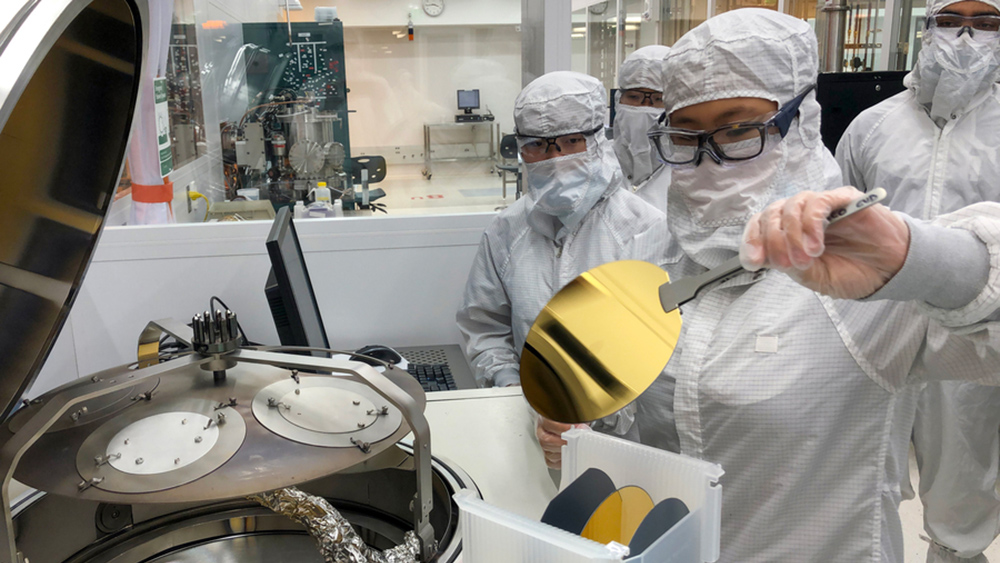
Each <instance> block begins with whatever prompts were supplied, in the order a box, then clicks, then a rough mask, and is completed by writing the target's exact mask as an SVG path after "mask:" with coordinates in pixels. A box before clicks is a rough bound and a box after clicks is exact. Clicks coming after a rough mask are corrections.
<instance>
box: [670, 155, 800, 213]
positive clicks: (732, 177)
mask: <svg viewBox="0 0 1000 563" xmlns="http://www.w3.org/2000/svg"><path fill="white" fill-rule="evenodd" d="M786 161H787V157H786V154H785V151H784V143H781V144H779V145H778V146H777V147H775V148H774V149H772V150H770V151H768V152H766V153H764V154H763V155H761V156H760V157H759V158H757V159H756V160H752V161H750V162H747V163H745V164H739V165H736V166H732V167H723V166H721V165H719V164H716V163H715V161H713V160H712V159H710V158H707V157H706V158H704V159H703V160H702V161H701V164H699V165H698V166H697V167H695V168H678V169H675V170H673V175H672V177H671V182H670V190H671V191H672V192H674V193H677V194H679V195H681V196H682V197H683V198H684V202H685V204H686V205H687V207H688V210H689V211H690V212H691V218H692V219H693V220H694V222H695V224H696V225H698V226H699V227H722V226H726V225H740V224H742V223H744V222H746V220H747V219H749V218H750V217H751V216H752V215H753V214H754V213H757V212H759V211H761V210H762V209H763V208H764V207H765V206H766V205H767V204H768V203H769V202H770V201H771V197H772V194H773V193H774V187H775V184H776V182H777V179H778V178H779V177H780V176H781V172H782V171H783V170H784V169H785V164H786Z"/></svg>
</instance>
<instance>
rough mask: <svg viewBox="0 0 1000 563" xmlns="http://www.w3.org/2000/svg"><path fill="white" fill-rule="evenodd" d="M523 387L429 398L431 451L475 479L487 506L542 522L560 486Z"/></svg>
mask: <svg viewBox="0 0 1000 563" xmlns="http://www.w3.org/2000/svg"><path fill="white" fill-rule="evenodd" d="M528 408H529V407H528V403H527V402H526V401H525V399H524V395H523V394H522V393H521V388H520V387H507V388H502V389H499V388H498V389H475V390H468V391H437V392H434V393H428V394H427V409H426V412H425V416H426V417H427V421H428V423H429V424H430V427H431V452H432V453H433V454H434V456H435V457H439V458H444V459H446V460H447V461H449V462H453V463H454V464H455V465H457V466H458V467H460V468H461V469H462V470H463V471H465V472H466V473H468V474H469V476H470V477H472V480H473V481H475V482H476V485H477V486H478V487H479V491H480V492H481V493H482V495H483V498H484V499H485V500H486V502H488V503H490V504H492V505H494V506H497V507H500V508H503V509H506V510H509V511H511V512H514V513H516V514H520V515H522V516H525V517H528V518H533V519H536V520H537V519H539V518H541V516H542V513H543V512H545V507H546V506H547V505H548V503H549V500H551V499H552V497H554V496H555V495H556V492H557V491H558V488H557V486H556V482H555V481H554V480H553V478H552V476H551V474H550V472H549V469H548V468H547V467H546V466H545V458H544V456H543V455H542V448H541V446H539V445H538V440H537V439H536V438H535V425H534V421H533V419H532V416H531V413H530V411H529V410H528Z"/></svg>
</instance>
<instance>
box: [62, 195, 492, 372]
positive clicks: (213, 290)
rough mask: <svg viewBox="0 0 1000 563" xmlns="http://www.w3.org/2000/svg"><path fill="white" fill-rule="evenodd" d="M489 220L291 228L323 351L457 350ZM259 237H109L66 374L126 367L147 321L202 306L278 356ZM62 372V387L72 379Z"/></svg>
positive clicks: (200, 228) (81, 311)
mask: <svg viewBox="0 0 1000 563" xmlns="http://www.w3.org/2000/svg"><path fill="white" fill-rule="evenodd" d="M493 216H494V215H493V214H492V213H484V214H472V215H450V216H437V217H383V218H357V219H352V218H346V219H315V220H307V221H301V222H299V223H297V224H296V226H297V227H298V231H299V236H300V239H301V242H302V246H303V251H304V253H305V256H306V262H307V265H308V267H309V270H310V275H311V277H312V280H313V286H314V288H315V290H316V292H317V294H318V295H317V300H318V302H319V305H320V309H321V313H322V315H323V318H324V321H325V324H326V327H327V333H328V335H329V338H330V341H331V344H332V345H334V346H341V347H348V348H356V347H359V346H361V345H364V344H372V343H383V344H389V345H392V346H419V345H428V344H449V343H458V342H459V334H458V331H457V329H456V327H455V311H456V310H457V309H458V307H459V305H460V303H461V296H462V291H463V288H464V286H465V280H466V278H467V276H468V273H469V268H470V267H471V264H472V259H473V257H474V256H475V253H476V250H477V248H478V245H479V240H480V238H481V236H482V232H483V229H484V228H485V227H486V225H487V224H488V223H489V221H490V220H492V218H493ZM269 229H270V223H267V222H247V223H239V224H232V223H230V224H218V223H209V224H188V225H167V226H162V227H118V228H110V229H107V230H106V231H105V233H104V235H103V237H102V239H101V243H100V245H99V247H98V249H97V252H96V254H95V257H94V261H93V263H92V264H91V267H90V270H89V272H88V273H87V277H86V280H85V282H84V284H83V286H82V287H81V291H80V295H79V297H78V298H77V302H76V305H75V306H74V308H73V312H72V314H71V320H72V342H71V344H70V345H71V346H72V347H73V348H75V355H76V366H77V370H76V372H77V373H79V375H87V374H90V373H93V372H95V371H98V370H101V369H105V368H108V367H111V366H115V365H120V364H123V363H128V362H132V361H134V360H135V355H136V341H137V339H138V336H139V332H140V331H141V330H142V329H143V327H145V325H146V323H147V322H148V321H150V320H154V319H158V318H163V317H174V318H177V319H189V318H190V317H191V316H192V315H194V314H195V313H196V312H199V311H203V310H205V308H207V307H208V299H209V297H211V296H212V295H218V296H219V297H221V298H222V299H223V300H225V301H226V303H227V304H228V305H229V306H230V307H231V308H232V309H233V310H234V311H235V312H236V313H237V314H238V315H239V317H240V322H241V323H242V324H243V327H244V329H245V330H246V331H247V333H248V334H249V335H250V337H251V338H252V339H254V340H257V341H260V342H264V343H274V344H276V343H277V336H276V332H275V329H274V324H273V322H272V321H271V317H270V312H269V310H268V308H267V304H266V300H265V298H264V282H265V279H266V277H267V272H268V269H269V268H270V262H269V260H268V257H267V253H266V248H265V246H264V240H265V238H266V236H267V233H268V231H269ZM62 338H66V335H64V336H63V337H62ZM60 345H61V346H64V345H66V344H65V343H60ZM63 361H64V360H63ZM46 369H48V365H47V366H46ZM62 372H65V373H66V375H67V377H66V380H68V379H70V378H71V376H76V375H77V373H73V372H72V370H65V369H64V370H61V371H60V373H62ZM60 383H61V381H60Z"/></svg>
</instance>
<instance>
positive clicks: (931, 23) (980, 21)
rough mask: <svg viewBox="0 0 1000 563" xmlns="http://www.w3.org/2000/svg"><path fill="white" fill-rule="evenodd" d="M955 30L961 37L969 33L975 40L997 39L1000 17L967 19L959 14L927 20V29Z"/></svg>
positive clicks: (936, 16)
mask: <svg viewBox="0 0 1000 563" xmlns="http://www.w3.org/2000/svg"><path fill="white" fill-rule="evenodd" d="M935 28H937V29H941V30H950V29H953V30H955V31H957V32H958V35H959V37H961V36H962V34H963V33H966V32H968V33H969V36H970V37H973V38H975V39H995V38H996V37H998V36H1000V16H985V15H984V16H973V17H965V16H960V15H958V14H937V15H935V16H931V17H929V18H927V29H935Z"/></svg>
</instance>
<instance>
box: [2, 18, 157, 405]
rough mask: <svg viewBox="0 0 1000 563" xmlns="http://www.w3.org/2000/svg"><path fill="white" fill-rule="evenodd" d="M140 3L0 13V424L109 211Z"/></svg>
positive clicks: (136, 78)
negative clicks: (0, 179)
mask: <svg viewBox="0 0 1000 563" xmlns="http://www.w3.org/2000/svg"><path fill="white" fill-rule="evenodd" d="M146 2H147V0H4V1H3V2H0V4H3V5H2V6H0V170H2V174H3V181H2V182H0V202H2V203H0V408H2V409H3V410H2V412H0V419H3V418H6V417H7V416H8V415H9V414H10V412H11V411H12V410H13V407H14V406H15V404H16V403H17V401H18V400H19V399H20V397H21V396H22V394H23V393H24V392H25V390H27V388H28V387H29V386H30V385H31V383H32V382H33V381H34V379H35V377H36V376H37V374H38V372H39V371H40V370H41V367H42V365H43V363H44V362H45V359H46V358H47V356H48V354H49V352H50V350H51V349H52V345H53V343H54V342H55V340H56V337H57V336H58V335H59V331H60V330H61V329H62V327H63V324H64V323H65V321H66V317H67V316H68V314H69V310H70V307H71V306H72V304H73V300H74V298H75V297H76V294H77V291H78V289H79V287H80V284H81V282H82V281H83V276H84V273H85V272H86V270H87V266H88V264H89V263H90V259H91V256H92V255H93V252H94V248H95V246H96V245H97V240H98V237H99V235H100V233H101V229H102V228H103V226H104V223H105V217H106V215H107V212H108V210H109V209H110V207H111V203H112V202H113V201H114V194H115V191H116V190H117V186H118V179H119V177H120V175H121V170H122V166H123V162H124V159H125V152H126V148H127V145H128V139H129V132H130V130H131V125H132V117H133V112H134V110H135V107H136V99H137V97H138V92H139V83H140V78H141V76H142V54H143V52H144V43H143V41H144V40H145V39H144V38H145V37H146V32H145V26H146V25H147V23H146V20H147V14H148V8H147V5H146Z"/></svg>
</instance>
